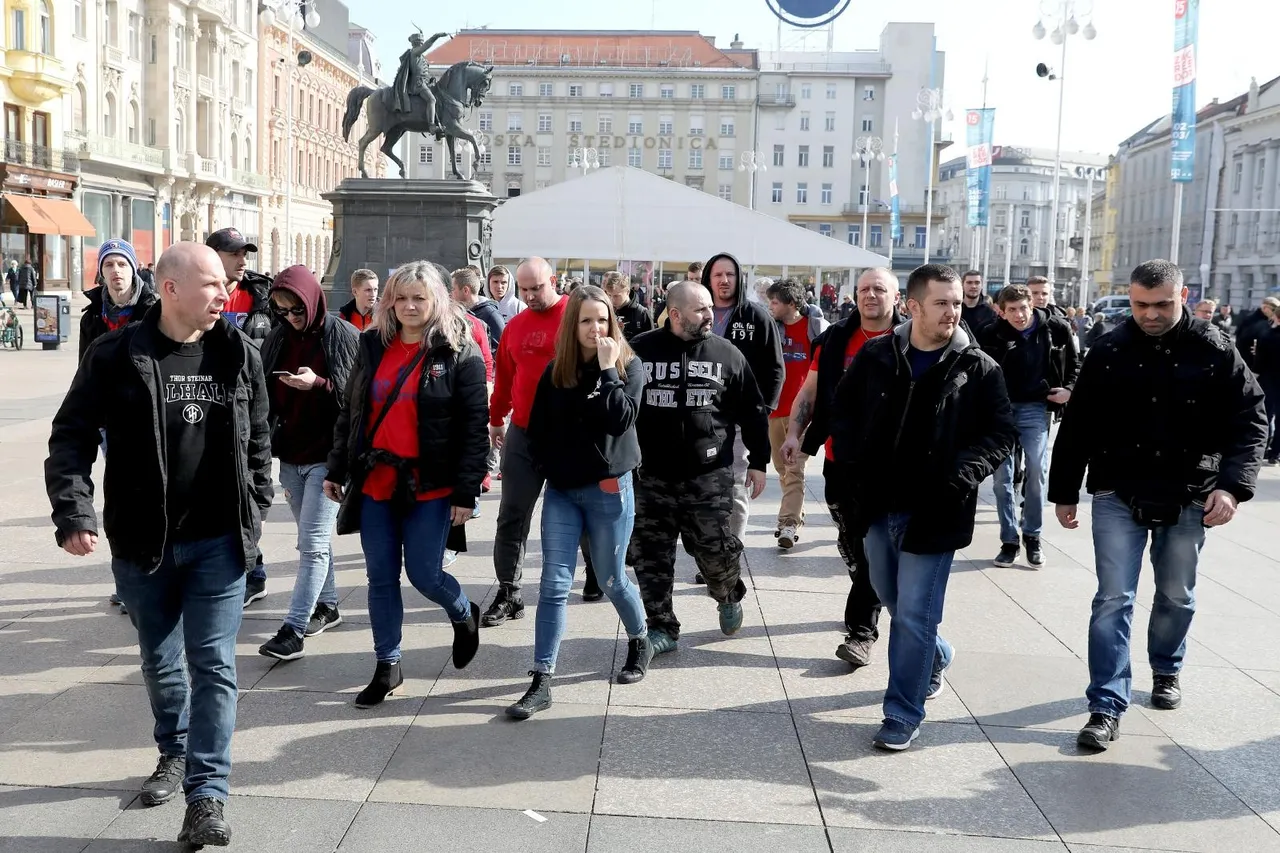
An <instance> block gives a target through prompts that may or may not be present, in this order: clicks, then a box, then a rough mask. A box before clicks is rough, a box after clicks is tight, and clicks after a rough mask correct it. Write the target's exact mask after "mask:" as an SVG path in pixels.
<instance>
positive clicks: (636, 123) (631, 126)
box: [627, 116, 644, 136]
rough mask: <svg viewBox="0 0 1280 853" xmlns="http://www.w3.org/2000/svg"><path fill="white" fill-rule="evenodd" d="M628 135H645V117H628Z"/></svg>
mask: <svg viewBox="0 0 1280 853" xmlns="http://www.w3.org/2000/svg"><path fill="white" fill-rule="evenodd" d="M627 133H629V134H631V135H632V136H643V135H644V116H628V117H627Z"/></svg>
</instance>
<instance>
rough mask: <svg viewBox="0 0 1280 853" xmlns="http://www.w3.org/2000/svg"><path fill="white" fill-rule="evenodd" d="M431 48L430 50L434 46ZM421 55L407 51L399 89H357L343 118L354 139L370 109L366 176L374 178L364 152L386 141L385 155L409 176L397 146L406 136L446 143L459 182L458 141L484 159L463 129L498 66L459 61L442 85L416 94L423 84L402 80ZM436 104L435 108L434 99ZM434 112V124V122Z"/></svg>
mask: <svg viewBox="0 0 1280 853" xmlns="http://www.w3.org/2000/svg"><path fill="white" fill-rule="evenodd" d="M414 44H415V50H421V49H422V46H421V44H420V42H414ZM426 46H428V47H429V46H430V43H429V42H428V43H427V45H426ZM418 56H420V54H415V53H414V52H413V51H409V52H406V54H405V56H404V57H402V59H401V65H402V68H401V73H400V74H397V75H396V84H395V85H392V86H383V87H382V88H380V89H376V90H375V89H371V88H369V87H368V86H356V87H355V88H354V89H352V90H351V91H350V92H349V93H348V94H347V111H346V114H345V115H343V117H342V137H343V139H345V140H348V141H349V140H350V137H351V128H352V127H354V126H355V123H356V120H357V119H358V118H360V110H361V109H362V108H363V109H364V110H365V115H366V117H367V118H368V121H369V129H368V130H367V131H365V134H364V136H363V137H361V138H360V176H361V177H362V178H367V177H369V173H368V172H367V171H365V167H364V152H365V149H367V148H368V147H369V143H370V142H373V140H375V139H377V138H378V137H379V136H381V137H382V153H383V154H386V155H387V156H388V157H390V158H391V159H392V161H393V162H395V164H396V165H397V166H399V167H400V177H402V178H403V177H405V167H404V163H403V162H401V160H400V158H399V157H397V156H396V154H395V147H396V143H398V142H399V141H400V138H401V137H403V136H404V135H405V134H406V133H427V134H431V135H432V136H434V137H435V138H436V139H437V140H440V139H443V140H445V142H446V144H447V145H448V146H449V166H450V167H451V168H452V169H453V175H454V177H456V178H457V179H458V180H460V181H461V180H465V179H464V178H463V177H462V173H461V172H459V171H458V156H457V152H456V151H455V149H454V140H456V139H462V140H465V141H467V142H469V143H471V148H472V150H474V151H475V152H476V156H477V157H478V156H479V154H480V144H479V143H478V142H477V141H476V138H475V137H474V136H472V135H471V131H469V130H467V128H465V127H463V126H462V119H463V116H464V114H465V113H466V110H467V109H468V108H475V107H478V106H480V104H481V103H482V102H483V99H484V97H485V96H486V95H488V94H489V87H490V86H491V85H492V83H493V66H492V65H481V64H480V63H478V62H471V61H465V62H458V63H455V64H454V65H451V66H449V68H448V69H447V70H445V72H444V73H443V74H441V75H440V79H439V80H435V79H425V80H422V81H421V83H418V85H419V86H421V87H422V88H425V89H426V90H427V91H426V93H425V95H424V93H423V92H422V89H421V88H419V89H415V88H413V87H414V84H415V83H416V82H417V81H415V80H414V79H413V78H412V77H410V78H409V82H408V87H407V88H406V84H405V83H404V81H403V80H402V78H403V77H405V76H407V75H406V74H405V68H406V67H407V65H408V63H412V62H414V61H415V60H416V59H417V58H418ZM433 99H434V103H432V100H433ZM406 105H407V106H409V107H410V109H409V110H408V111H399V110H398V109H397V107H401V108H403V107H404V106H406ZM433 113H434V119H435V120H434V121H433V120H432V119H433Z"/></svg>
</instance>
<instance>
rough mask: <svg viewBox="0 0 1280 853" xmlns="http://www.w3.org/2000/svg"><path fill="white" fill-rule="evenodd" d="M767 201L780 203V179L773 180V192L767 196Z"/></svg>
mask: <svg viewBox="0 0 1280 853" xmlns="http://www.w3.org/2000/svg"><path fill="white" fill-rule="evenodd" d="M769 201H771V202H773V203H774V204H782V182H781V181H774V182H773V193H772V195H770V196H769Z"/></svg>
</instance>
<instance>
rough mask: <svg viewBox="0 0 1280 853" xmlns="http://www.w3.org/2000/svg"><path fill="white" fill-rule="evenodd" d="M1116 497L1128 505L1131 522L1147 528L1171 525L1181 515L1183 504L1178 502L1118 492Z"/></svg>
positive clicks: (1175, 522) (1154, 528)
mask: <svg viewBox="0 0 1280 853" xmlns="http://www.w3.org/2000/svg"><path fill="white" fill-rule="evenodd" d="M1117 497H1119V498H1120V499H1121V500H1122V501H1124V502H1125V503H1126V504H1128V505H1129V513H1130V514H1131V515H1132V516H1133V523H1134V524H1136V525H1138V526H1139V527H1145V528H1147V529H1148V530H1158V529H1159V528H1161V527H1173V526H1174V525H1175V524H1177V523H1178V519H1179V518H1181V517H1182V510H1183V506H1182V504H1180V503H1175V502H1173V501H1157V500H1151V499H1149V498H1136V497H1128V496H1126V495H1120V494H1117Z"/></svg>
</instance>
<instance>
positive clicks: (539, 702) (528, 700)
mask: <svg viewBox="0 0 1280 853" xmlns="http://www.w3.org/2000/svg"><path fill="white" fill-rule="evenodd" d="M529 674H530V675H532V676H533V683H532V684H530V685H529V689H528V690H526V691H525V694H524V695H523V696H521V697H520V701H519V702H516V703H515V704H514V705H511V706H509V707H508V708H507V716H508V717H512V718H514V719H517V720H527V719H529V718H530V717H532V716H533V715H534V714H536V713H538V712H539V711H545V710H547V709H548V708H550V707H551V673H549V672H530V673H529Z"/></svg>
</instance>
